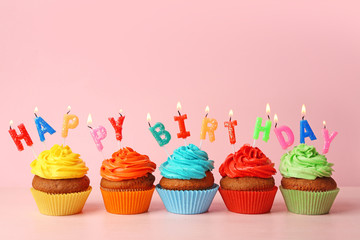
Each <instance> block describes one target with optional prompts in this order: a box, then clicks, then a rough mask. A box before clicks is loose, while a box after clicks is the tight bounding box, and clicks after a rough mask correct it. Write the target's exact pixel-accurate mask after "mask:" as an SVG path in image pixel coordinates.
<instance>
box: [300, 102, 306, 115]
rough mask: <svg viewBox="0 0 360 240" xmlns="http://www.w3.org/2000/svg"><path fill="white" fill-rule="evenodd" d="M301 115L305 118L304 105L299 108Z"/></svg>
mask: <svg viewBox="0 0 360 240" xmlns="http://www.w3.org/2000/svg"><path fill="white" fill-rule="evenodd" d="M301 115H302V116H303V117H305V115H306V108H305V104H303V105H302V107H301Z"/></svg>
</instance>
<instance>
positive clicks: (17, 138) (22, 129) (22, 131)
mask: <svg viewBox="0 0 360 240" xmlns="http://www.w3.org/2000/svg"><path fill="white" fill-rule="evenodd" d="M12 123H13V122H12V121H10V129H9V133H10V136H11V138H12V139H13V140H14V143H15V145H16V147H17V149H18V150H19V151H22V150H24V146H23V144H22V143H21V140H24V141H25V143H26V145H28V146H29V147H31V146H32V145H33V141H32V140H31V137H30V135H29V133H28V132H27V130H26V128H25V125H24V124H23V123H21V124H20V125H18V128H19V130H20V134H17V133H16V130H15V129H13V128H12V127H11V125H12Z"/></svg>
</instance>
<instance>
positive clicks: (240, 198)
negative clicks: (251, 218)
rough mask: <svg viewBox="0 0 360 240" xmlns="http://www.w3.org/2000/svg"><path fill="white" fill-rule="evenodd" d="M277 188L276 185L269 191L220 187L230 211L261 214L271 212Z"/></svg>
mask: <svg viewBox="0 0 360 240" xmlns="http://www.w3.org/2000/svg"><path fill="white" fill-rule="evenodd" d="M277 189H278V188H277V187H276V186H274V187H273V189H271V190H269V191H234V190H225V189H222V188H221V187H220V188H219V192H220V194H221V197H222V199H223V200H224V203H225V205H226V207H227V209H228V210H229V211H230V212H235V213H243V214H261V213H268V212H270V210H271V208H272V205H273V203H274V199H275V195H276V192H277Z"/></svg>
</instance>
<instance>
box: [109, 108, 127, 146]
mask: <svg viewBox="0 0 360 240" xmlns="http://www.w3.org/2000/svg"><path fill="white" fill-rule="evenodd" d="M119 114H120V117H119V118H118V120H117V121H115V119H114V118H109V121H110V123H111V125H112V126H113V128H114V129H115V134H116V140H118V141H121V140H122V125H123V123H124V119H125V116H123V115H122V114H121V111H120V113H119Z"/></svg>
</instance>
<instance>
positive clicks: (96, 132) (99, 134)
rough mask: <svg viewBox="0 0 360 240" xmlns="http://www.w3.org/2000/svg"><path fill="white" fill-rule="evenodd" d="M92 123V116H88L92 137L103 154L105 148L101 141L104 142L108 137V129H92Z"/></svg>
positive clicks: (101, 127) (100, 127) (99, 127)
mask: <svg viewBox="0 0 360 240" xmlns="http://www.w3.org/2000/svg"><path fill="white" fill-rule="evenodd" d="M91 123H92V118H91V114H89V116H88V120H87V124H88V127H89V128H90V134H91V137H92V138H93V140H94V143H95V145H96V147H97V149H98V150H99V151H100V152H101V151H102V150H103V149H104V146H103V145H102V143H101V140H104V139H105V138H106V136H107V132H106V129H105V128H104V127H103V126H98V127H96V128H92V127H91V126H90V125H91Z"/></svg>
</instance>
